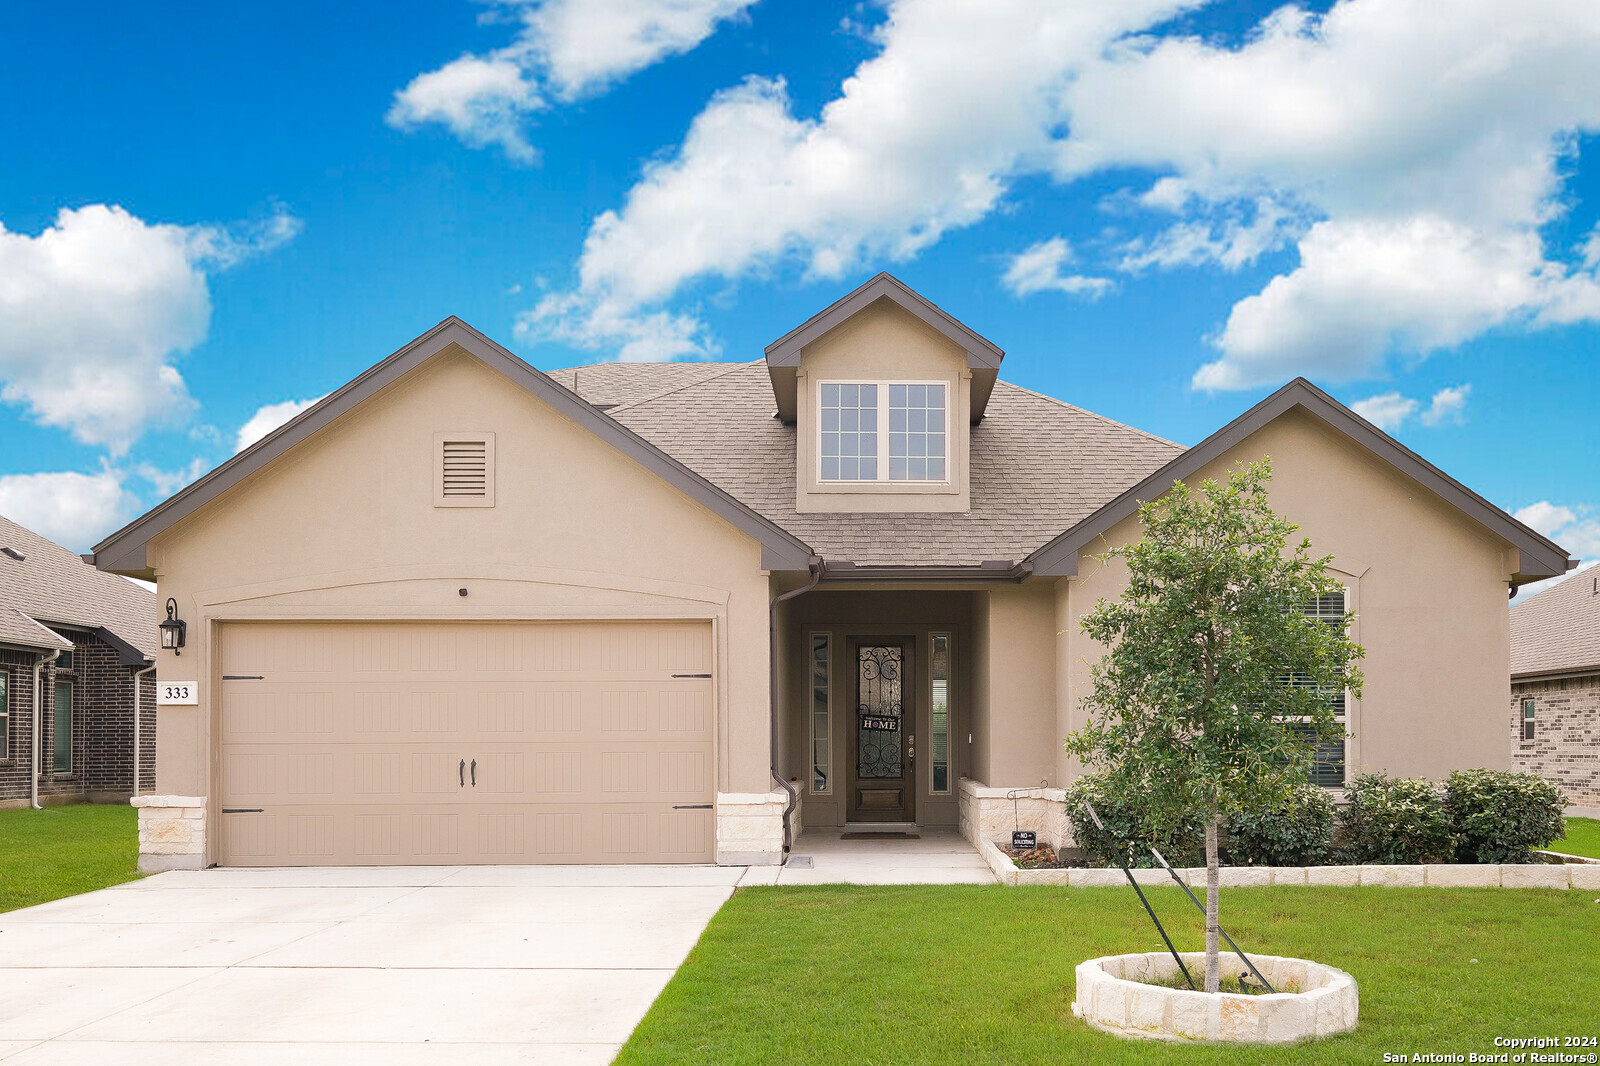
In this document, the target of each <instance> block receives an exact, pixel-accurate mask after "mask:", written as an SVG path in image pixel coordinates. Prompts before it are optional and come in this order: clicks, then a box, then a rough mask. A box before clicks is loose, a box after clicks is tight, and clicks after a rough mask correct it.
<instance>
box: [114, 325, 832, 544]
mask: <svg viewBox="0 0 1600 1066" xmlns="http://www.w3.org/2000/svg"><path fill="white" fill-rule="evenodd" d="M447 349H460V350H462V351H465V352H466V353H467V354H469V355H472V356H473V357H475V358H477V359H478V360H480V361H481V362H483V363H484V364H485V365H487V366H489V367H490V368H491V369H493V370H496V371H498V372H499V373H501V374H503V375H504V376H505V377H507V378H509V379H510V380H511V381H512V382H514V383H515V384H517V385H520V386H522V387H523V388H525V389H527V390H528V391H529V392H530V393H532V394H533V395H534V396H536V397H538V398H539V399H540V400H542V401H543V402H545V403H546V404H548V405H549V406H550V407H552V408H554V409H555V410H556V411H557V412H558V413H560V414H561V415H563V416H565V417H566V418H568V419H570V420H571V421H573V422H574V423H576V424H577V425H579V426H580V427H582V428H584V429H586V430H588V431H589V432H591V433H593V434H594V435H595V436H597V437H599V438H600V439H601V440H603V441H605V442H606V443H607V444H610V445H611V446H612V447H614V448H616V449H617V450H618V451H620V452H622V453H623V454H624V455H626V456H628V457H629V458H631V459H633V460H634V461H635V462H637V463H638V464H639V465H640V466H643V467H644V468H645V469H647V470H649V471H650V472H651V473H653V474H655V475H656V476H658V477H660V478H661V479H662V480H663V481H665V482H667V483H668V484H669V485H672V486H673V487H674V488H677V489H679V490H680V491H682V492H684V493H686V494H687V495H688V496H690V497H691V498H693V499H694V500H695V501H697V502H698V503H700V504H701V505H703V506H704V507H706V509H708V510H710V511H711V512H712V513H714V514H716V515H717V516H719V517H720V518H722V519H724V520H725V521H727V522H728V523H729V524H731V525H732V526H734V527H735V528H736V529H739V530H741V531H742V532H744V533H747V534H749V535H750V536H751V537H752V538H754V539H755V540H756V541H757V542H758V543H759V544H760V545H761V557H762V566H764V567H766V568H768V569H772V570H804V569H806V567H807V565H808V563H809V560H810V557H811V549H810V548H808V547H807V546H806V545H805V544H803V543H801V542H800V541H799V540H798V539H797V538H795V537H794V536H793V535H792V534H790V533H788V532H787V531H785V530H783V529H781V528H779V527H778V526H777V525H776V524H774V523H773V522H771V521H770V520H768V519H766V518H763V517H762V516H761V515H759V514H757V513H756V512H755V511H753V510H751V509H750V508H749V507H747V506H746V505H745V504H743V503H741V502H739V501H738V500H736V499H734V498H733V497H732V496H730V495H729V494H728V493H727V492H725V491H724V490H722V489H720V488H718V487H717V486H715V485H713V484H711V482H709V481H707V480H706V479H705V478H703V477H701V476H700V475H699V474H697V473H695V472H694V471H692V470H690V469H689V468H688V467H686V466H684V465H683V464H682V463H680V462H678V461H677V460H676V459H673V458H672V457H671V456H669V455H667V454H666V453H665V452H663V451H661V450H660V449H659V448H657V447H656V446H655V445H653V444H651V443H650V442H648V441H646V440H645V439H644V438H642V437H640V436H638V435H637V434H636V433H634V432H633V431H632V430H630V429H628V428H626V427H624V426H622V425H621V424H619V423H618V422H616V421H614V420H613V419H611V418H609V417H607V416H606V415H605V414H603V413H602V412H600V411H598V410H596V409H595V407H594V406H592V405H591V404H589V403H586V402H585V401H584V400H582V399H580V398H579V397H578V396H577V395H575V394H574V393H573V392H571V391H569V390H568V389H566V388H563V387H562V386H560V385H558V384H556V383H555V382H554V381H552V380H550V379H549V378H548V377H546V376H545V375H544V374H542V373H540V372H539V371H538V370H536V369H535V368H534V367H532V366H530V365H529V364H528V363H526V362H524V361H523V360H521V359H519V358H517V356H515V355H513V354H512V353H511V352H509V351H507V350H506V349H505V348H503V347H501V346H500V345H498V344H496V343H495V342H494V341H492V340H490V339H489V338H488V337H486V336H484V335H483V334H482V333H479V332H478V331H477V330H475V329H473V328H472V327H471V326H469V325H467V324H466V323H465V322H463V321H461V320H460V319H459V318H456V317H455V316H453V315H452V316H451V317H449V318H447V319H445V320H444V321H443V322H441V323H439V324H438V325H437V326H435V327H433V328H432V329H431V330H429V331H428V332H426V333H424V334H423V335H422V336H420V337H418V338H417V339H416V340H414V341H412V342H411V343H410V344H407V345H406V346H405V347H403V348H401V349H400V350H399V351H397V352H395V353H394V354H393V355H391V356H389V357H388V358H387V359H385V360H383V361H382V362H380V363H378V364H376V365H375V366H373V367H371V368H370V369H368V370H367V371H366V372H364V373H362V374H361V375H360V376H358V377H357V378H355V379H354V380H353V381H351V382H350V383H349V384H347V385H345V386H344V387H343V388H340V389H338V390H337V391H335V392H333V393H330V394H329V395H328V396H327V397H325V398H324V399H322V400H321V401H320V402H318V403H317V404H315V405H313V406H312V407H310V408H309V409H307V410H306V411H304V412H302V413H301V414H299V415H298V416H296V417H295V418H293V419H291V420H290V421H289V422H287V423H285V424H284V425H282V426H280V427H278V428H277V429H276V430H274V431H273V432H271V433H269V434H267V435H266V436H265V437H263V438H262V439H261V440H259V441H257V442H256V443H255V444H253V445H251V446H250V447H249V448H247V449H245V450H244V451H242V452H240V453H239V454H238V455H236V456H234V457H233V458H232V459H229V460H228V461H227V462H225V463H223V464H222V465H221V466H219V467H217V468H216V469H215V470H213V471H211V473H209V474H207V475H206V476H205V477H203V478H201V479H200V480H199V481H196V482H195V483H194V484H192V485H190V486H189V487H188V488H186V489H184V490H183V491H181V492H179V493H177V494H176V495H175V496H173V497H171V498H170V499H168V500H166V501H165V502H163V503H160V504H158V505H157V506H156V507H154V508H152V509H151V510H150V511H149V512H147V513H146V514H144V515H143V516H141V517H139V518H137V519H135V520H134V521H132V522H131V523H129V524H128V525H127V526H124V527H123V528H122V529H120V530H118V531H117V532H115V533H113V534H112V535H111V536H109V537H107V538H106V539H105V540H104V541H102V542H101V543H99V544H97V545H96V546H95V551H94V560H95V565H96V566H98V567H99V568H101V569H102V570H110V571H114V572H118V573H133V574H140V575H143V574H148V573H149V572H150V570H149V563H148V560H147V559H146V553H145V548H146V546H147V545H148V544H149V542H150V541H151V540H153V539H154V538H155V537H157V536H159V535H160V534H161V533H163V532H165V531H166V530H168V529H170V528H171V527H172V526H174V525H176V524H177V523H178V522H180V521H182V520H183V519H185V518H187V517H188V516H189V515H191V514H193V513H194V512H195V511H197V510H199V509H200V508H201V507H204V506H205V505H206V504H208V503H210V502H211V501H213V500H215V499H217V498H218V497H220V496H221V495H222V494H224V493H226V492H228V491H229V490H230V489H232V488H234V487H235V486H237V485H239V484H240V483H241V482H243V481H245V480H246V479H248V478H249V477H251V476H252V475H253V474H255V473H256V472H257V471H259V470H261V469H262V468H264V467H265V466H266V465H267V464H269V463H271V462H272V461H273V460H275V459H277V458H278V457H279V456H281V455H283V454H284V453H285V452H288V451H289V450H290V449H292V448H294V447H296V446H298V445H299V444H301V443H302V442H304V441H305V440H307V439H308V438H309V437H311V436H312V435H313V434H315V433H317V432H318V431H319V430H321V429H322V428H323V427H325V426H327V425H328V424H329V423H331V422H333V421H335V420H336V419H338V418H341V417H343V416H344V415H346V414H348V413H350V412H351V411H353V410H354V409H355V408H356V407H358V406H360V405H361V404H363V403H365V402H366V401H367V400H368V399H370V398H372V397H373V396H375V395H377V394H378V393H379V392H381V391H383V390H384V389H385V388H386V387H388V386H389V385H391V384H393V383H394V382H396V381H398V380H399V379H400V378H402V377H404V376H405V375H406V374H408V373H410V372H411V371H413V370H415V369H417V368H418V367H420V366H422V365H423V364H424V363H427V362H429V361H431V360H432V359H434V358H435V357H436V356H438V355H440V354H441V353H443V352H445V351H446V350H447Z"/></svg>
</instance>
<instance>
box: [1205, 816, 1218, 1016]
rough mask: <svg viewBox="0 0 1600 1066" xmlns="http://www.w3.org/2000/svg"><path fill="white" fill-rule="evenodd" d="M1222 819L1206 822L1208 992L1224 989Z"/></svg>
mask: <svg viewBox="0 0 1600 1066" xmlns="http://www.w3.org/2000/svg"><path fill="white" fill-rule="evenodd" d="M1220 821H1221V818H1220V817H1218V816H1217V815H1216V814H1215V813H1213V814H1212V815H1211V817H1210V819H1209V820H1207V822H1206V991H1207V992H1219V991H1221V988H1222V967H1221V964H1220V963H1219V962H1218V960H1217V882H1218V881H1219V880H1220V877H1219V874H1218V866H1217V825H1218V823H1219V822H1220Z"/></svg>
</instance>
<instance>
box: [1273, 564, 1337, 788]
mask: <svg viewBox="0 0 1600 1066" xmlns="http://www.w3.org/2000/svg"><path fill="white" fill-rule="evenodd" d="M1300 609H1301V610H1302V611H1303V612H1305V615H1306V617H1308V618H1315V619H1316V620H1317V621H1319V622H1322V623H1324V624H1326V625H1330V626H1338V627H1340V628H1341V629H1342V628H1344V626H1345V624H1346V621H1347V619H1346V617H1345V610H1346V608H1345V593H1344V592H1343V591H1340V592H1335V593H1332V594H1330V595H1327V596H1318V597H1317V598H1316V599H1314V600H1312V601H1310V602H1309V603H1303V604H1301V605H1300ZM1283 682H1284V683H1285V684H1288V685H1293V686H1295V687H1296V688H1309V687H1311V679H1310V678H1308V677H1304V676H1301V675H1290V676H1288V677H1285V678H1283ZM1345 695H1346V694H1345V690H1344V689H1338V690H1323V696H1324V697H1325V698H1326V699H1327V701H1328V704H1329V706H1331V707H1332V708H1333V714H1334V718H1335V719H1336V720H1337V721H1338V723H1339V725H1341V726H1343V727H1344V728H1345V730H1346V732H1345V738H1344V739H1343V740H1332V741H1327V740H1316V741H1314V748H1315V750H1314V753H1313V755H1312V764H1311V783H1312V784H1313V785H1321V786H1322V787H1323V788H1340V787H1342V786H1343V785H1344V783H1345V770H1346V757H1347V755H1348V747H1349V739H1350V737H1349V724H1348V719H1347V718H1346V716H1345V710H1346V707H1345ZM1292 728H1294V729H1296V730H1297V731H1299V732H1302V733H1304V734H1306V735H1307V736H1308V737H1310V736H1311V735H1312V733H1313V730H1312V728H1311V726H1310V725H1309V724H1305V725H1300V724H1298V723H1297V724H1296V725H1294V726H1293V727H1292Z"/></svg>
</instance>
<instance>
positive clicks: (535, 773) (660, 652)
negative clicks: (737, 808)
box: [219, 622, 715, 866]
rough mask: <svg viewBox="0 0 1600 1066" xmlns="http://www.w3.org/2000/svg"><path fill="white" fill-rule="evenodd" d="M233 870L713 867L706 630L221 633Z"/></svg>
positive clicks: (425, 626) (514, 627) (608, 625)
mask: <svg viewBox="0 0 1600 1066" xmlns="http://www.w3.org/2000/svg"><path fill="white" fill-rule="evenodd" d="M222 673H223V678H222V706H221V714H220V718H221V724H220V738H219V766H220V773H221V782H220V791H221V796H222V818H221V827H220V840H219V846H220V856H221V857H220V861H221V862H222V863H223V865H227V866H319V865H343V864H373V865H377V864H412V863H418V864H421V863H429V864H435V863H436V864H446V865H448V864H452V863H593V862H602V863H610V862H710V861H712V857H713V856H712V851H713V818H712V811H711V809H710V805H711V803H712V802H713V800H714V798H715V796H714V784H713V776H712V775H713V770H714V766H715V760H714V758H713V746H712V714H711V707H712V680H711V627H710V624H709V623H704V622H576V623H568V622H559V623H554V622H553V623H521V622H519V623H483V624H477V623H427V622H410V623H373V622H329V623H259V624H258V623H249V624H243V623H240V624H230V625H226V626H224V627H223V628H222Z"/></svg>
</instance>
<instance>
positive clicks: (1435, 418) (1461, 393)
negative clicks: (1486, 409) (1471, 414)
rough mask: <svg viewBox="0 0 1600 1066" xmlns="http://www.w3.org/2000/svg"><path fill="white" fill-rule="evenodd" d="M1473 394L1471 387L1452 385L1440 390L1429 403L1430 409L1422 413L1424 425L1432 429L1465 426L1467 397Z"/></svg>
mask: <svg viewBox="0 0 1600 1066" xmlns="http://www.w3.org/2000/svg"><path fill="white" fill-rule="evenodd" d="M1471 394H1472V386H1471V385H1452V386H1451V387H1449V388H1445V389H1440V390H1439V391H1438V392H1436V393H1434V394H1433V399H1432V400H1430V401H1428V409H1427V410H1426V411H1424V412H1422V424H1423V425H1425V426H1430V427H1432V426H1442V425H1445V424H1447V423H1448V424H1450V425H1455V426H1459V425H1461V424H1463V423H1464V422H1466V420H1467V419H1466V410H1467V397H1468V396H1469V395H1471Z"/></svg>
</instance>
